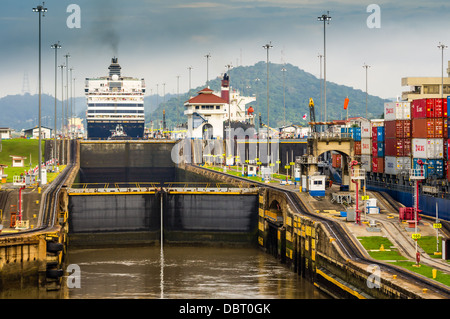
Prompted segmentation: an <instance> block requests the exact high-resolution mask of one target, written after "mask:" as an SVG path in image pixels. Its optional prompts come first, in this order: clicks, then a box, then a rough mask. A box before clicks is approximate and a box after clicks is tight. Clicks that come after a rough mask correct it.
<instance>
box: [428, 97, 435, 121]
mask: <svg viewBox="0 0 450 319" xmlns="http://www.w3.org/2000/svg"><path fill="white" fill-rule="evenodd" d="M434 100H435V99H427V117H428V118H432V117H434Z"/></svg>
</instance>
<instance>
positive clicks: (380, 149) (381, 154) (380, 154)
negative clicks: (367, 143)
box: [377, 142, 384, 157]
mask: <svg viewBox="0 0 450 319" xmlns="http://www.w3.org/2000/svg"><path fill="white" fill-rule="evenodd" d="M377 146H378V147H377V149H378V152H377V155H378V157H384V142H377Z"/></svg>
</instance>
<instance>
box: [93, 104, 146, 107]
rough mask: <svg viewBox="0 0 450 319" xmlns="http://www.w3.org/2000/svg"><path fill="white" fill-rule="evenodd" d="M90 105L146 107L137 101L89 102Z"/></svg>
mask: <svg viewBox="0 0 450 319" xmlns="http://www.w3.org/2000/svg"><path fill="white" fill-rule="evenodd" d="M88 106H89V107H95V106H101V107H104V106H105V107H116V106H126V107H144V104H136V103H133V104H131V103H127V104H125V103H89V104H88Z"/></svg>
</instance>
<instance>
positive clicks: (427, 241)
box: [417, 236, 442, 258]
mask: <svg viewBox="0 0 450 319" xmlns="http://www.w3.org/2000/svg"><path fill="white" fill-rule="evenodd" d="M417 244H418V245H419V246H420V247H421V248H422V249H423V250H425V252H426V253H427V254H428V255H429V256H430V257H432V258H442V256H441V255H435V254H434V252H436V236H422V237H420V238H419V240H418V241H417ZM439 251H440V252H442V237H440V236H439Z"/></svg>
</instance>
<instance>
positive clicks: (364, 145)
mask: <svg viewBox="0 0 450 319" xmlns="http://www.w3.org/2000/svg"><path fill="white" fill-rule="evenodd" d="M361 155H372V139H371V138H362V139H361Z"/></svg>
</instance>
